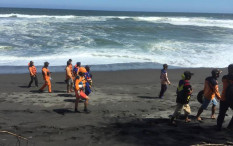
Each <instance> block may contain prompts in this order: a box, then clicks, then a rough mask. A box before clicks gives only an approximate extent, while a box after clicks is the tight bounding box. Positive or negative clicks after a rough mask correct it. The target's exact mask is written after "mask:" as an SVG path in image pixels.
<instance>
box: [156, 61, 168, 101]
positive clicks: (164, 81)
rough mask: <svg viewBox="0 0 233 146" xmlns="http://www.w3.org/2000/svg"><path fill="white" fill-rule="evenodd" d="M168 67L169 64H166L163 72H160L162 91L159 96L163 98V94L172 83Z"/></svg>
mask: <svg viewBox="0 0 233 146" xmlns="http://www.w3.org/2000/svg"><path fill="white" fill-rule="evenodd" d="M167 69H168V65H167V64H164V65H163V69H162V70H161V74H160V81H161V91H160V94H159V98H163V95H164V93H165V92H166V90H167V84H169V85H170V84H171V83H170V81H169V80H168V76H167Z"/></svg>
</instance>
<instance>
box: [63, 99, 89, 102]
mask: <svg viewBox="0 0 233 146" xmlns="http://www.w3.org/2000/svg"><path fill="white" fill-rule="evenodd" d="M64 101H65V102H73V103H74V102H75V101H76V99H75V98H73V99H64ZM84 101H85V100H83V99H80V100H79V103H83V102H84Z"/></svg>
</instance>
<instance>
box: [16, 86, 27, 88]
mask: <svg viewBox="0 0 233 146" xmlns="http://www.w3.org/2000/svg"><path fill="white" fill-rule="evenodd" d="M18 87H20V88H28V86H18Z"/></svg>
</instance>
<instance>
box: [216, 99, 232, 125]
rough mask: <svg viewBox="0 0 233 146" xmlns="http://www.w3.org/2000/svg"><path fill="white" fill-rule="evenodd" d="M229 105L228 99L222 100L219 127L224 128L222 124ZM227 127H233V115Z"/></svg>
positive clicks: (218, 120)
mask: <svg viewBox="0 0 233 146" xmlns="http://www.w3.org/2000/svg"><path fill="white" fill-rule="evenodd" d="M229 107H230V105H229V103H227V102H226V101H220V108H219V114H218V119H217V126H218V128H222V124H223V121H224V118H225V115H226V112H227V110H228V108H229ZM227 127H228V128H233V116H232V118H231V121H230V123H229V124H228V126H227Z"/></svg>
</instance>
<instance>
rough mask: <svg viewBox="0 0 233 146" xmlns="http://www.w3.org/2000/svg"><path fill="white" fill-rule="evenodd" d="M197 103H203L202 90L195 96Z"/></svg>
mask: <svg viewBox="0 0 233 146" xmlns="http://www.w3.org/2000/svg"><path fill="white" fill-rule="evenodd" d="M197 101H198V102H199V103H200V104H202V103H203V101H204V90H201V91H200V92H198V94H197Z"/></svg>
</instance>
